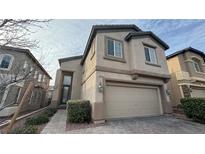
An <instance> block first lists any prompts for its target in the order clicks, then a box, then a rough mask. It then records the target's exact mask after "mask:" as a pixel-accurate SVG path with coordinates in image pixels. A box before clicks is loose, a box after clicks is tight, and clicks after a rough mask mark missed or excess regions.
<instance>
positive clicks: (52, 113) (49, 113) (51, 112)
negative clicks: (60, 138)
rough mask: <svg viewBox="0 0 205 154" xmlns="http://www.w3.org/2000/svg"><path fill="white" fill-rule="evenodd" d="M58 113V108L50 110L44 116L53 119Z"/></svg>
mask: <svg viewBox="0 0 205 154" xmlns="http://www.w3.org/2000/svg"><path fill="white" fill-rule="evenodd" d="M56 112H57V109H56V108H48V109H47V110H46V111H45V112H44V114H45V115H46V116H48V117H52V116H53V115H54V114H55V113H56Z"/></svg>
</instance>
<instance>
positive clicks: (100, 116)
mask: <svg viewBox="0 0 205 154" xmlns="http://www.w3.org/2000/svg"><path fill="white" fill-rule="evenodd" d="M130 32H133V29H130V28H127V29H123V30H119V29H118V30H116V29H112V30H99V31H97V32H96V33H95V35H94V37H93V39H92V41H91V43H90V42H88V44H89V43H90V47H89V48H88V50H87V51H86V52H85V53H84V55H83V58H79V59H78V60H77V59H75V58H74V60H72V57H71V58H70V59H69V58H68V60H67V61H66V62H65V64H63V62H61V63H60V69H59V70H58V72H57V76H56V78H57V79H56V92H55V93H59V91H60V90H59V89H60V87H58V84H59V85H60V81H59V80H62V79H61V78H62V77H60V76H61V75H62V73H60V72H62V71H61V70H66V71H72V69H76V70H75V71H77V69H78V71H79V70H81V71H82V74H81V76H82V81H81V86H79V85H77V84H76V83H74V82H73V85H72V86H73V87H72V88H76V89H78V91H81V96H79V95H78V96H79V97H78V99H86V100H90V102H91V104H92V118H93V120H94V121H104V120H105V119H106V115H105V114H106V111H105V104H106V102H105V100H106V99H105V97H106V96H105V91H106V88H107V86H108V83H116V84H118V85H127V86H154V87H155V88H156V89H158V92H157V95H159V96H157V97H158V98H159V101H160V104H161V105H160V106H161V108H162V114H164V113H171V112H172V109H171V102H170V98H169V95H168V93H167V92H166V91H167V89H168V88H167V81H168V80H169V78H170V76H169V71H168V66H167V63H166V56H165V47H164V46H163V45H162V44H160V43H159V41H156V39H155V38H153V37H152V36H149V35H145V36H139V37H135V38H133V39H130V40H129V41H127V40H125V37H126V36H127V35H128V34H129V33H130ZM107 38H111V39H115V40H119V41H120V42H122V46H123V49H122V50H123V57H122V58H121V59H119V58H118V59H116V58H114V57H109V56H108V55H107V52H106V39H107ZM89 40H90V38H89ZM145 44H146V45H149V46H153V47H154V48H155V51H156V56H157V61H158V62H157V64H155V65H153V64H149V63H147V62H146V60H145V54H144V46H145ZM86 48H87V47H86ZM65 59H66V58H65ZM80 60H81V63H80ZM74 61H75V62H76V63H77V64H78V63H79V64H81V67H74V66H73V63H74ZM77 64H76V65H77ZM79 75H80V73H79ZM79 79H80V77H79ZM57 87H58V88H57ZM125 95H126V94H125ZM76 98H77V97H75V99H76ZM58 100H59V99H58ZM139 101H140V100H139ZM53 102H56V96H55V94H54V98H53Z"/></svg>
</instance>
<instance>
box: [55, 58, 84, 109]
mask: <svg viewBox="0 0 205 154" xmlns="http://www.w3.org/2000/svg"><path fill="white" fill-rule="evenodd" d="M80 61H81V59H74V60H69V61H65V62H62V63H61V66H60V69H58V70H57V72H56V81H55V86H54V92H53V96H52V101H51V105H52V106H58V104H59V103H60V99H61V88H62V80H63V75H64V73H65V74H66V73H73V79H72V90H71V99H80V98H81V82H82V66H81V65H80Z"/></svg>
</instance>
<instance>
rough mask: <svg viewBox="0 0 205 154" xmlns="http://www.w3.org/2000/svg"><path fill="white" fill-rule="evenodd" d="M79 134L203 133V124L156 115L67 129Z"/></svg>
mask: <svg viewBox="0 0 205 154" xmlns="http://www.w3.org/2000/svg"><path fill="white" fill-rule="evenodd" d="M67 133H80V134H205V125H202V124H198V123H195V122H190V121H185V120H182V119H177V118H175V117H173V116H158V117H147V118H135V119H129V120H128V119H127V120H115V121H109V122H107V123H106V124H105V125H104V126H99V127H95V128H87V129H79V130H72V131H67Z"/></svg>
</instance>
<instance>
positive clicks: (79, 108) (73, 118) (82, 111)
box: [67, 100, 91, 123]
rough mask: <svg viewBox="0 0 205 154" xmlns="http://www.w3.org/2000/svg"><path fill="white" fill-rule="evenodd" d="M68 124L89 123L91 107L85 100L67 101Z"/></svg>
mask: <svg viewBox="0 0 205 154" xmlns="http://www.w3.org/2000/svg"><path fill="white" fill-rule="evenodd" d="M67 111H68V117H67V118H68V119H67V120H68V122H72V123H84V122H87V123H89V122H90V121H91V105H90V102H89V101H87V100H69V101H68V103H67Z"/></svg>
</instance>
